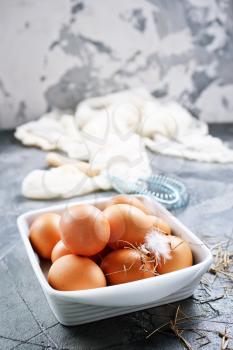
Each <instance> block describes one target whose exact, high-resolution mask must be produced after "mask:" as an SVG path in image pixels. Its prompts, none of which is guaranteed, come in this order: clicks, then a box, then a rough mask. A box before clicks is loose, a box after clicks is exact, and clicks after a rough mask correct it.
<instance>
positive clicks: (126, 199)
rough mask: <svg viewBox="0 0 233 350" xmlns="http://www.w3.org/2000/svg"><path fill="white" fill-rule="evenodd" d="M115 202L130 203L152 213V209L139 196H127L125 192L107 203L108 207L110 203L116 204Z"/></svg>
mask: <svg viewBox="0 0 233 350" xmlns="http://www.w3.org/2000/svg"><path fill="white" fill-rule="evenodd" d="M114 204H129V205H132V206H134V207H136V208H138V209H140V210H142V211H143V212H144V213H145V214H148V215H150V214H151V210H150V209H149V208H147V207H146V206H145V205H144V204H143V203H142V202H141V201H140V200H139V199H138V198H136V197H133V196H127V195H124V194H121V195H119V196H116V197H114V198H112V199H111V200H110V201H109V202H108V203H107V206H106V207H109V206H110V205H114Z"/></svg>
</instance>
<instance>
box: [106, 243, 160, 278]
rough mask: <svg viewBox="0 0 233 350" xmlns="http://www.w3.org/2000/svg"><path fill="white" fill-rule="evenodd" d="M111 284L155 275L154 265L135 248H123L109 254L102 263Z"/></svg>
mask: <svg viewBox="0 0 233 350" xmlns="http://www.w3.org/2000/svg"><path fill="white" fill-rule="evenodd" d="M101 269H102V270H103V272H104V274H105V276H106V278H107V280H108V283H109V284H110V285H115V284H121V283H127V282H133V281H137V280H141V279H144V278H149V277H154V276H155V274H154V265H153V264H152V263H151V262H150V261H149V260H148V258H147V257H146V256H145V255H143V254H141V253H139V252H138V251H137V250H135V249H130V248H129V249H128V248H123V249H119V250H115V251H113V252H111V253H110V254H108V255H107V256H106V257H105V258H104V259H103V262H102V264H101Z"/></svg>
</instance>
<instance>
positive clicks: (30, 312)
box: [0, 125, 233, 350]
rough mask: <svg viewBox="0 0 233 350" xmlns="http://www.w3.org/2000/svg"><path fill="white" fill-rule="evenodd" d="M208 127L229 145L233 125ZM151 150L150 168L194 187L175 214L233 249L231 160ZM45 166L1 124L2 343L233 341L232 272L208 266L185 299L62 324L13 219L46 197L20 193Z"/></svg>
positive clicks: (136, 345)
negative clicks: (198, 158)
mask: <svg viewBox="0 0 233 350" xmlns="http://www.w3.org/2000/svg"><path fill="white" fill-rule="evenodd" d="M210 130H211V133H212V134H214V135H218V136H219V137H221V138H223V139H224V140H226V141H227V142H229V144H231V147H233V125H225V126H224V125H212V126H211V127H210ZM150 157H151V162H152V165H153V169H154V171H156V169H157V170H159V171H163V172H165V173H168V174H173V175H175V176H177V177H178V178H180V179H182V180H183V181H184V183H185V184H186V185H187V188H188V190H189V192H190V193H191V199H190V203H189V206H188V207H187V208H186V209H185V210H184V211H183V212H181V213H177V216H178V217H179V218H180V220H181V221H182V222H184V223H185V224H186V225H187V226H188V227H189V228H191V229H192V230H193V231H194V232H195V233H196V234H197V235H198V236H199V237H201V238H202V239H203V240H204V241H205V242H206V243H208V244H209V245H210V246H214V245H216V244H217V243H219V242H222V249H223V250H224V249H226V250H227V251H230V250H231V251H233V249H232V248H233V244H232V240H233V238H232V233H233V220H232V217H233V211H232V209H233V183H232V179H233V164H225V165H222V164H204V163H198V162H191V161H186V160H183V159H175V158H171V157H162V156H155V155H152V154H150ZM43 167H44V153H43V152H41V151H40V150H38V149H33V148H26V147H23V146H21V145H20V144H19V143H18V142H17V141H16V140H14V137H13V132H10V131H2V132H0V174H1V177H0V349H3V350H6V349H18V350H19V349H30V350H34V349H69V350H71V349H80V350H84V349H85V350H86V349H141V348H142V349H172V350H176V349H183V348H184V347H186V348H189V349H198V348H199V347H200V346H202V347H203V348H204V349H211V350H214V349H233V341H232V339H231V337H233V312H232V311H233V287H232V286H233V284H232V283H233V280H230V277H227V276H226V275H225V277H224V275H222V274H217V276H215V275H213V274H210V273H208V274H206V275H205V276H204V278H203V280H202V283H201V284H200V286H199V288H198V289H197V290H196V291H195V294H194V296H193V297H191V298H189V299H187V300H184V301H182V302H178V303H175V304H171V305H166V306H161V307H158V308H154V309H149V310H145V311H140V312H136V313H132V314H128V315H125V316H120V317H116V318H111V319H108V320H103V321H98V322H95V323H92V324H88V325H82V326H76V327H64V326H62V325H60V324H59V323H58V322H57V320H56V319H55V317H54V316H53V314H52V312H51V311H50V309H49V307H48V304H47V302H46V299H45V297H44V295H43V292H42V290H41V288H40V286H39V283H38V282H37V279H36V278H35V276H34V273H33V271H32V268H31V266H30V263H29V260H28V258H27V256H26V252H25V249H24V246H23V244H22V242H21V240H20V237H19V233H18V230H17V227H16V218H17V216H18V215H19V214H21V213H23V212H25V211H27V210H29V209H37V208H41V207H44V206H45V205H46V206H47V205H50V204H51V201H47V202H44V201H31V200H26V199H25V198H23V197H22V196H21V194H20V186H21V181H22V179H23V178H24V176H25V175H26V174H27V173H28V172H29V171H31V170H33V169H35V168H43ZM54 202H57V201H52V203H53V204H54ZM226 271H227V270H226ZM177 310H178V312H177ZM176 313H177V314H178V315H177V316H178V317H177V322H176V323H174V320H175V316H176ZM184 314H185V315H186V316H184ZM180 318H184V320H183V321H180V320H179V319H180ZM164 324H167V326H166V327H161V326H162V325H164ZM160 327H161V328H160ZM158 328H159V329H158ZM184 328H185V329H186V331H184V332H182V330H183V329H184ZM156 329H158V330H157V331H156V332H155V333H154V334H153V335H152V336H151V337H149V338H148V339H146V337H147V335H148V334H150V333H151V332H152V331H155V330H156ZM179 336H180V338H179ZM228 338H229V339H228ZM228 341H229V343H228V345H227V342H228ZM185 342H186V344H185ZM205 344H206V345H205Z"/></svg>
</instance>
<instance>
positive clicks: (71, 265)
mask: <svg viewBox="0 0 233 350" xmlns="http://www.w3.org/2000/svg"><path fill="white" fill-rule="evenodd" d="M48 282H49V284H50V285H51V286H52V287H53V288H54V289H57V290H61V291H72V290H83V289H93V288H100V287H105V286H106V279H105V276H104V274H103V272H102V270H101V269H100V267H99V266H98V265H97V264H96V263H95V262H94V261H92V260H91V259H89V258H85V257H81V256H77V255H74V254H69V255H64V256H62V257H61V258H59V259H57V260H56V261H55V262H54V263H53V264H52V266H51V267H50V270H49V273H48Z"/></svg>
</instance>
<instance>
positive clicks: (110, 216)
mask: <svg viewBox="0 0 233 350" xmlns="http://www.w3.org/2000/svg"><path fill="white" fill-rule="evenodd" d="M103 213H104V215H105V217H106V219H107V220H108V222H109V224H110V238H109V243H108V244H109V246H110V247H111V248H113V249H118V248H122V247H124V246H127V244H131V245H134V246H138V245H140V244H143V243H144V240H145V236H146V235H147V233H148V232H150V230H152V229H153V228H154V227H155V228H157V229H159V228H161V230H162V231H164V230H167V231H168V233H170V228H169V226H168V225H166V224H165V223H164V221H163V220H162V219H158V218H157V217H155V216H153V215H147V214H145V213H144V212H143V211H142V210H140V209H138V208H136V207H134V206H132V205H128V204H115V205H111V206H109V207H107V208H106V209H105V210H104V211H103Z"/></svg>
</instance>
